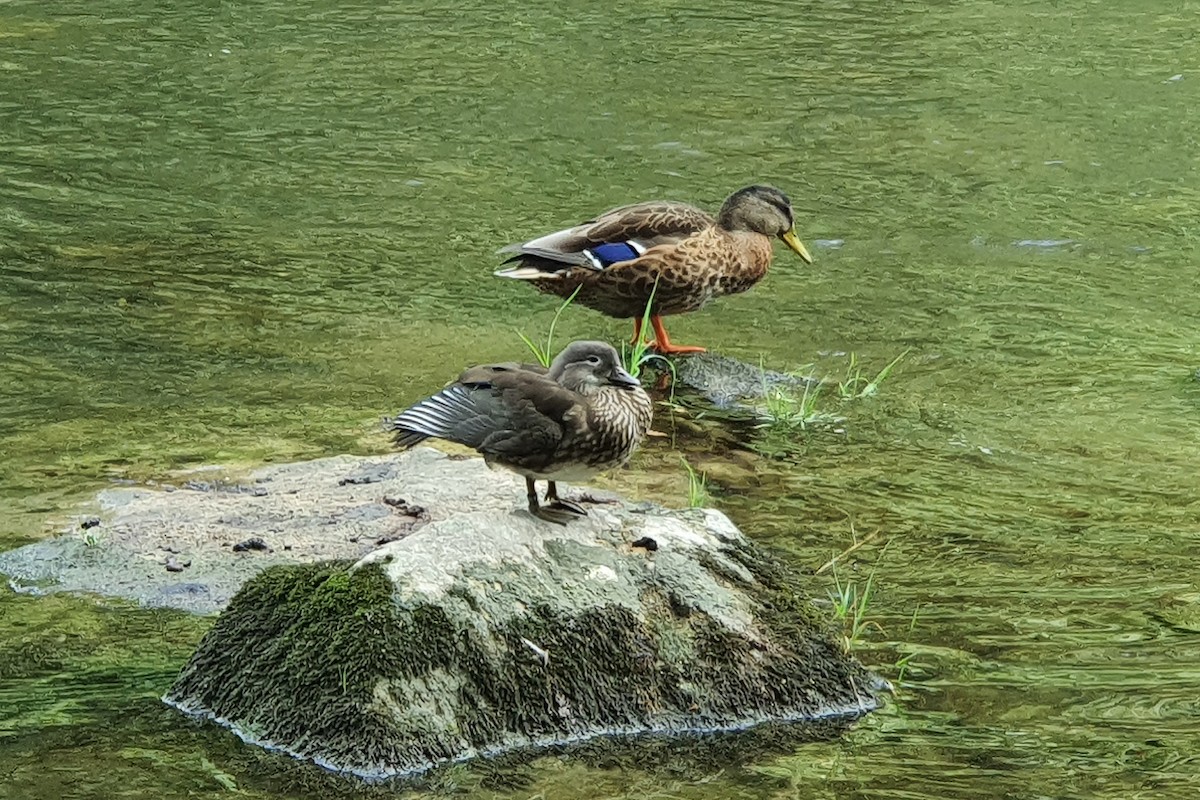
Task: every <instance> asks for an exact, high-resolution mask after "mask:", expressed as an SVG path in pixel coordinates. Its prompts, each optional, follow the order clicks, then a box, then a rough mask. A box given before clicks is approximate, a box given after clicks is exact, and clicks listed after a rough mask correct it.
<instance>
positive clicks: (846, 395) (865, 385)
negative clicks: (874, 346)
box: [838, 350, 909, 400]
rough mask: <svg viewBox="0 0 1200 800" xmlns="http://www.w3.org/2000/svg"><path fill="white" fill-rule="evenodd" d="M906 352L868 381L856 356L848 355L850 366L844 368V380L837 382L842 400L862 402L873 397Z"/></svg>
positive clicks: (853, 354) (854, 354)
mask: <svg viewBox="0 0 1200 800" xmlns="http://www.w3.org/2000/svg"><path fill="white" fill-rule="evenodd" d="M908 352H909V351H908V350H905V351H904V352H903V353H901V354H900V355H898V356H896V357H895V358H893V359H892V360H891V362H890V363H889V364H888V365H887V366H886V367H884V368H883V369H881V370H879V373H878V374H876V376H875V377H874V378H872V379H870V380H868V379H867V378H864V377H863V373H862V366H861V365H860V364H859V363H858V355H857V354H856V353H851V354H850V364H849V365H848V366H847V367H846V379H845V380H843V381H839V382H838V394H839V395H841V398H842V399H843V400H863V399H866V398H868V397H874V396H875V393H876V392H878V391H879V385H880V384H881V383H883V382H884V381H885V380H887V377H888V375H891V374H892V370H893V369H895V368H896V365H897V364H899V363H900V361H901V360H902V359H903V358H904V357H905V356H906V355H908Z"/></svg>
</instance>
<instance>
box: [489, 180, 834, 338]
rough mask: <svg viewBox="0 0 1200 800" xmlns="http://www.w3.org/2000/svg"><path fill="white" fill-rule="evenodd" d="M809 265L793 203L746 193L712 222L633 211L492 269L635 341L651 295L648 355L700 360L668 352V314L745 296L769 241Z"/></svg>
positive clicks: (518, 247)
mask: <svg viewBox="0 0 1200 800" xmlns="http://www.w3.org/2000/svg"><path fill="white" fill-rule="evenodd" d="M773 236H778V237H779V238H780V239H782V240H783V242H784V244H786V245H787V246H788V247H790V248H791V249H792V250H794V251H795V252H796V254H797V255H799V256H800V258H802V259H804V261H805V262H807V263H809V264H811V263H812V256H810V255H809V253H808V250H807V249H806V248H805V247H804V245H803V244H802V243H801V242H800V240H799V239H798V238H797V237H796V228H795V223H794V220H793V218H792V205H791V201H789V200H788V197H787V195H786V194H784V193H783V192H781V191H779V190H778V189H776V188H774V187H772V186H747V187H745V188H744V189H738V190H737V191H736V192H734V193H733V194H731V195H730V196H729V197H728V198H727V199H726V200H725V203H724V204H723V205H722V206H721V210H720V211H719V212H718V213H717V217H716V219H713V217H712V216H711V215H709V214H707V213H705V212H704V211H701V210H700V209H698V208H696V207H694V206H690V205H687V204H686V203H674V202H666V201H658V202H648V203H636V204H634V205H628V206H621V207H620V208H614V209H612V210H611V211H606V212H604V213H603V214H601V215H599V216H598V217H596V218H595V219H593V220H589V221H588V222H584V223H583V224H581V225H576V226H574V227H571V228H567V229H565V230H561V231H556V232H555V233H551V234H547V235H546V236H542V237H539V238H537V239H533V240H531V241H528V242H524V243H521V244H513V245H509V246H508V247H505V248H503V249H502V250H501V251H500V252H502V253H514V255H513V256H512V257H511V258H509V259H508V260H507V261H505V262H504V263H506V264H508V263H512V262H516V265H515V266H512V267H508V268H505V269H501V270H498V271H497V272H496V275H498V276H499V277H502V278H515V279H517V280H524V281H529V282H531V283H532V284H533V285H534V286H535V287H537V288H538V290H539V291H542V292H546V293H548V294H556V295H558V296H560V297H569V296H571V293H572V292H574V291H575V290H576V289H579V293H578V294H577V295H575V302H577V303H580V304H581V305H585V306H587V307H588V308H592V309H595V310H596V311H599V312H600V313H602V314H607V315H609V316H610V317H618V318H632V319H633V321H634V322H633V330H634V333H633V337H634V341H635V342H636V341H637V340H638V338H639V337H640V336H641V335H642V314H643V312H644V311H645V309H646V304H647V303H649V302H650V300H651V295H652V294H653V305H652V306H651V308H650V324H651V326H652V327H653V328H654V336H655V339H654V342H652V346H653V348H654V349H655V350H657V351H658V352H659V353H663V354H676V353H702V352H704V348H703V347H689V346H686V345H676V344H672V343H671V340H670V338H669V337H668V336H667V330H666V328H665V327H663V322H662V318H663V317H664V316H667V315H668V314H684V313H687V312H689V311H695V310H696V309H698V308H701V307H703V306H704V305H705V304H707V303H708V301H710V300H712V299H713V298H714V297H720V296H721V295H726V294H737V293H738V292H744V291H746V290H747V289H749V288H750V287H751V286H753V285H754V284H756V283H758V282H759V281H760V280H762V278H763V276H764V275H766V273H767V268H768V267H769V266H770V265H771V257H772V254H773V253H772V249H771V237H773Z"/></svg>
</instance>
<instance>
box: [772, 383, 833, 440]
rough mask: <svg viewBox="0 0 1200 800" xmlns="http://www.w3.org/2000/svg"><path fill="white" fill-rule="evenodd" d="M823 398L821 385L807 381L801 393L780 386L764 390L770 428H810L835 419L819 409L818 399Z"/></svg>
mask: <svg viewBox="0 0 1200 800" xmlns="http://www.w3.org/2000/svg"><path fill="white" fill-rule="evenodd" d="M820 396H821V384H820V383H813V382H811V381H805V383H804V389H803V390H802V391H800V392H798V393H797V392H796V391H795V390H790V391H789V390H788V389H784V388H782V387H780V386H770V387H768V386H766V385H765V383H764V388H763V401H764V403H765V407H766V414H767V425H768V427H783V428H799V429H800V430H807V429H808V428H810V427H812V426H814V425H816V424H818V423H824V422H830V421H832V420H833V419H834V418H833V417H832V415H830V414H826V413H824V412H822V411H819V410H818V409H817V398H818V397H820Z"/></svg>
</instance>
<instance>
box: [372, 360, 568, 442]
mask: <svg viewBox="0 0 1200 800" xmlns="http://www.w3.org/2000/svg"><path fill="white" fill-rule="evenodd" d="M510 366H515V365H499V364H494V365H486V366H483V367H471V368H470V369H468V370H466V371H465V372H464V373H463V374H462V376H460V378H459V380H458V382H456V383H453V384H451V385H450V386H448V387H446V388H445V389H443V390H442V391H440V392H438V393H437V394H435V395H434V396H432V397H429V398H426V399H425V400H422V401H421V402H419V403H417V404H416V405H414V406H412V407H411V408H409V409H407V410H405V411H403V412H401V413H400V414H398V415H397V416H396V417H395V418H394V419H392V421H391V426H390V427H391V429H392V430H393V431H396V444H397V445H399V446H400V447H402V448H407V447H412V446H413V445H415V444H417V443H418V442H421V441H424V440H425V439H428V438H437V439H446V440H448V441H451V442H457V443H458V444H462V445H466V446H467V447H471V448H474V449H475V450H478V451H479V452H481V453H483V454H484V455H493V456H499V457H501V458H520V459H522V460H530V461H537V460H539V458H541V457H543V456H545V457H546V458H549V457H550V456H551V455H553V453H554V452H555V451H556V450H557V448H558V445H559V443H560V442H561V441H562V440H563V438H564V436H566V435H567V434H568V432H574V431H575V429H577V428H578V426H579V424H580V423H581V422H582V420H583V419H584V418H585V417H586V414H584V413H582V411H581V408H582V407H581V406H580V404H579V402H578V398H577V397H576V395H575V394H574V393H573V392H570V391H568V390H566V389H564V388H563V387H561V386H559V385H558V384H557V383H555V382H554V381H552V380H550V379H549V378H548V377H545V376H544V375H541V374H538V373H535V372H532V371H527V370H522V369H508V368H507V367H510Z"/></svg>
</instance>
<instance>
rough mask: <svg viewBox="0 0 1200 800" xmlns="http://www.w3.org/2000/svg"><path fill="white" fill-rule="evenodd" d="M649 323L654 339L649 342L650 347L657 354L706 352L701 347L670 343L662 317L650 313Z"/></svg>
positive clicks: (676, 354)
mask: <svg viewBox="0 0 1200 800" xmlns="http://www.w3.org/2000/svg"><path fill="white" fill-rule="evenodd" d="M650 325H651V327H653V328H654V341H653V342H651V343H650V349H651V350H653V351H654V352H656V353H658V354H659V355H663V356H682V355H687V354H688V353H707V352H708V351H707V350H706V349H705V348H703V347H696V346H695V345H687V344H671V337H670V336H668V335H667V329H666V327H664V326H663V321H662V317H660V316H658V315H651V317H650Z"/></svg>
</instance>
